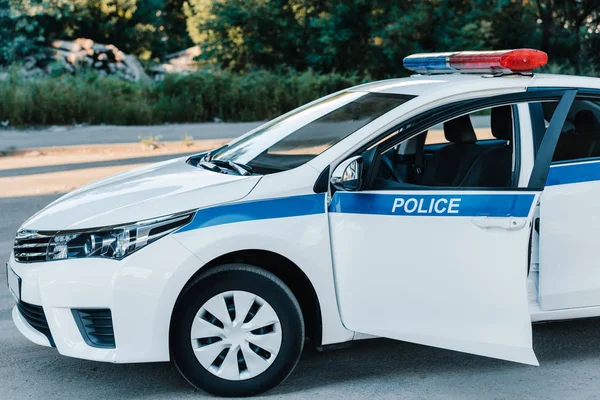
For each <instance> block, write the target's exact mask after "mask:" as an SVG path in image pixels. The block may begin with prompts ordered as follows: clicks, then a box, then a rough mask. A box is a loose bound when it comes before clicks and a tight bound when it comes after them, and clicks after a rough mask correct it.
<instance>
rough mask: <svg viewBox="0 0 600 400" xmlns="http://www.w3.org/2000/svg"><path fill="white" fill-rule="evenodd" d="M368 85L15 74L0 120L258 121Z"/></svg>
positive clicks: (256, 75) (257, 77) (329, 80)
mask: <svg viewBox="0 0 600 400" xmlns="http://www.w3.org/2000/svg"><path fill="white" fill-rule="evenodd" d="M363 81H364V80H361V79H360V78H358V77H357V76H356V75H342V74H337V73H329V74H324V75H319V74H316V73H314V72H312V71H306V72H302V73H282V74H277V73H273V72H267V71H255V72H250V73H245V74H236V73H232V72H224V71H212V70H201V71H199V72H197V73H194V74H190V75H177V74H174V75H167V76H166V77H165V79H164V81H162V82H146V83H130V82H124V81H121V80H118V79H116V78H111V77H99V76H98V75H96V74H94V73H90V74H78V75H75V76H71V75H63V76H58V77H42V78H35V79H22V78H19V76H18V74H17V73H15V72H14V71H13V73H11V74H10V77H9V78H8V79H6V80H0V120H10V122H11V125H13V126H26V125H68V124H73V123H89V124H100V123H104V124H115V125H150V124H161V123H166V122H171V123H176V122H203V121H213V120H214V118H220V119H222V120H224V121H258V120H267V119H271V118H274V117H276V116H277V115H280V114H282V113H284V112H286V111H289V110H291V109H293V108H295V107H298V106H300V105H302V104H305V103H307V102H309V101H312V100H314V99H316V98H318V97H321V96H324V95H326V94H329V93H332V92H335V91H337V90H340V89H344V88H347V87H350V86H353V85H356V84H359V83H361V82H363Z"/></svg>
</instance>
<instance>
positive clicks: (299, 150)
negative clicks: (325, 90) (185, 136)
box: [211, 92, 413, 174]
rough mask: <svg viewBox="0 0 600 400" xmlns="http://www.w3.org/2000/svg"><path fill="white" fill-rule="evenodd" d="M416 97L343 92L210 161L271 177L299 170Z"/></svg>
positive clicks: (268, 128)
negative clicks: (227, 163) (240, 166)
mask: <svg viewBox="0 0 600 400" xmlns="http://www.w3.org/2000/svg"><path fill="white" fill-rule="evenodd" d="M412 97H413V96H404V95H390V94H381V93H367V92H344V93H340V94H338V95H336V96H333V97H330V98H327V99H324V100H322V101H319V102H317V103H315V104H313V105H312V106H310V107H308V108H305V109H302V110H299V111H296V112H292V113H291V114H290V115H288V116H287V117H285V118H283V119H281V120H279V121H277V122H275V123H271V124H267V125H265V126H264V127H262V128H260V129H259V130H257V131H256V132H254V133H252V134H251V135H249V136H247V137H245V138H243V139H241V140H239V141H237V142H234V143H232V144H231V145H229V146H227V147H225V148H223V149H221V150H218V151H217V152H216V153H215V154H213V155H212V158H211V159H212V160H217V161H233V162H235V163H240V164H245V165H247V166H249V167H251V168H252V170H253V171H254V172H257V173H260V174H269V173H274V172H281V171H287V170H289V169H292V168H296V167H298V166H300V165H302V164H304V163H306V162H308V161H310V160H311V159H313V158H314V157H316V156H318V155H319V154H321V153H322V152H324V151H325V150H327V149H329V148H330V147H331V146H333V145H334V144H336V143H337V142H339V141H340V140H342V139H344V138H345V137H347V136H348V135H350V134H352V133H353V132H355V131H357V130H359V129H360V128H362V127H363V126H365V125H367V124H368V123H370V122H372V121H373V120H375V119H377V118H379V117H381V116H382V115H384V114H385V113H387V112H389V111H390V110H392V109H394V108H396V107H398V106H399V105H401V104H403V103H405V102H406V101H408V100H409V99H411V98H412Z"/></svg>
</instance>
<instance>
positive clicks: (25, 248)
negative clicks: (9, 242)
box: [14, 231, 53, 263]
mask: <svg viewBox="0 0 600 400" xmlns="http://www.w3.org/2000/svg"><path fill="white" fill-rule="evenodd" d="M52 236H53V235H52V234H50V233H48V234H46V233H41V232H33V231H20V232H19V233H18V234H17V237H16V239H15V247H14V252H15V260H17V262H21V263H31V262H40V261H46V252H47V250H48V243H50V240H51V239H52Z"/></svg>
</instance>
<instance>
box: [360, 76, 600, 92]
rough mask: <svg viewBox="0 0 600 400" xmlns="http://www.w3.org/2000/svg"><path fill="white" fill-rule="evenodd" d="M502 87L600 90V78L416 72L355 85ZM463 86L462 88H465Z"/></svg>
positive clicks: (384, 88)
mask: <svg viewBox="0 0 600 400" xmlns="http://www.w3.org/2000/svg"><path fill="white" fill-rule="evenodd" d="M482 79H485V84H484V85H483V86H485V87H490V86H493V87H497V88H499V89H501V88H507V89H508V88H511V87H514V88H531V87H556V88H558V87H571V88H590V89H600V79H599V78H590V77H584V76H572V75H552V74H534V75H533V76H526V75H504V76H495V77H492V76H490V75H482V74H432V75H412V76H410V77H407V78H398V79H387V80H383V81H377V82H371V83H366V84H363V85H359V86H355V87H353V88H351V89H350V90H352V91H364V92H372V93H387V94H406V95H415V96H420V95H424V94H432V92H434V91H435V92H439V91H445V90H446V89H450V88H452V90H451V91H452V92H454V93H457V92H458V93H460V92H465V93H467V92H471V91H476V90H478V89H480V88H481V86H482V83H483V82H482ZM461 89H462V90H461Z"/></svg>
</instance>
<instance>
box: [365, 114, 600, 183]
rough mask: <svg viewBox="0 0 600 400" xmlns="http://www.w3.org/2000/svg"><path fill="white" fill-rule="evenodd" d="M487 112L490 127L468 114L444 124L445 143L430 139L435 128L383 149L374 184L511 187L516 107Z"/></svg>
mask: <svg viewBox="0 0 600 400" xmlns="http://www.w3.org/2000/svg"><path fill="white" fill-rule="evenodd" d="M478 114H481V113H478ZM483 114H484V115H479V116H478V117H477V118H479V120H481V119H486V118H489V122H487V123H484V124H483V125H487V126H489V128H487V129H486V128H479V129H477V130H476V129H474V127H473V118H472V115H463V116H460V117H457V118H454V119H452V120H449V121H446V122H444V123H443V125H442V126H441V127H440V128H442V130H443V137H444V138H445V140H442V141H443V142H442V143H431V142H432V141H434V142H435V140H429V139H430V136H433V135H435V134H438V133H439V132H437V131H438V130H436V132H434V129H430V130H429V131H425V132H423V133H421V134H419V135H417V136H414V137H412V138H410V139H408V140H406V141H404V142H402V143H401V144H399V145H397V146H395V147H393V148H391V149H389V150H388V151H386V152H385V153H383V154H382V155H381V158H380V164H379V170H378V171H377V175H376V178H375V180H374V182H373V186H374V189H380V190H390V189H409V188H414V187H416V186H421V187H422V186H433V187H490V188H504V187H511V186H512V184H513V182H512V181H513V165H514V162H513V153H514V151H513V150H514V149H513V136H514V122H513V121H514V120H513V108H512V106H510V105H506V106H499V107H494V108H491V109H489V110H486V111H485V112H484V113H483ZM433 128H436V127H433ZM598 150H599V152H600V147H599V148H598Z"/></svg>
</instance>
